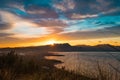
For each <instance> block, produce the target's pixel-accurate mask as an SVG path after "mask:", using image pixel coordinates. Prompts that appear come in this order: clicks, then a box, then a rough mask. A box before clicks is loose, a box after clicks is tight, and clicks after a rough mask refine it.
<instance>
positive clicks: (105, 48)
mask: <svg viewBox="0 0 120 80" xmlns="http://www.w3.org/2000/svg"><path fill="white" fill-rule="evenodd" d="M2 49H4V50H5V49H6V50H9V49H15V50H36V51H69V52H72V51H115V52H116V51H117V52H120V46H112V45H109V44H101V45H97V46H87V45H78V46H71V45H70V44H69V43H63V44H54V45H45V46H33V47H19V48H2ZM2 49H1V50H2Z"/></svg>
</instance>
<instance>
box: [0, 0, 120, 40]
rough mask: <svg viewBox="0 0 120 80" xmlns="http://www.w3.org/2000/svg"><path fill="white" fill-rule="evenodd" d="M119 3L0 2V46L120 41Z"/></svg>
mask: <svg viewBox="0 0 120 80" xmlns="http://www.w3.org/2000/svg"><path fill="white" fill-rule="evenodd" d="M119 3H120V0H42V1H41V0H22V1H21V0H0V37H1V39H0V42H1V41H2V42H4V39H5V40H7V41H9V40H13V41H14V40H15V41H16V42H17V40H18V41H19V40H21V39H25V40H28V39H30V38H32V39H33V38H34V39H37V38H39V39H40V38H43V37H44V38H61V37H64V38H66V39H70V40H72V39H74V40H75V39H77V40H81V39H99V38H107V37H109V38H113V37H119V34H120V33H119V30H120V28H119V27H120V26H119V25H120V4H119ZM48 36H49V37H48ZM35 41H36V40H35ZM38 41H39V40H38Z"/></svg>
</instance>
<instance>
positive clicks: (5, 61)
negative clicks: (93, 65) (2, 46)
mask: <svg viewBox="0 0 120 80" xmlns="http://www.w3.org/2000/svg"><path fill="white" fill-rule="evenodd" d="M53 64H54V61H50V60H45V59H41V60H37V59H35V58H29V57H24V56H19V55H17V54H15V52H14V51H11V52H9V53H8V54H3V55H1V56H0V80H96V79H93V78H90V77H86V76H83V75H80V74H75V73H73V72H72V71H66V70H64V68H62V69H57V68H55V67H54V66H53Z"/></svg>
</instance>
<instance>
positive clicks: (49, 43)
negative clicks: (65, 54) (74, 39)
mask: <svg viewBox="0 0 120 80" xmlns="http://www.w3.org/2000/svg"><path fill="white" fill-rule="evenodd" d="M55 43H58V41H56V40H49V41H47V42H46V44H47V45H54V44H55Z"/></svg>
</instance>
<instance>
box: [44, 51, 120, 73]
mask: <svg viewBox="0 0 120 80" xmlns="http://www.w3.org/2000/svg"><path fill="white" fill-rule="evenodd" d="M52 54H55V55H64V56H46V57H45V58H47V59H54V60H60V61H62V62H63V63H60V64H57V65H55V66H56V67H57V68H62V67H65V69H66V70H74V71H77V72H79V71H87V72H92V73H94V72H96V69H97V65H98V63H99V65H100V67H101V68H104V69H105V70H110V69H112V67H114V68H117V69H118V70H120V69H119V67H120V61H119V60H120V52H52ZM110 65H112V67H111V66H110ZM113 71H114V70H113Z"/></svg>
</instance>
